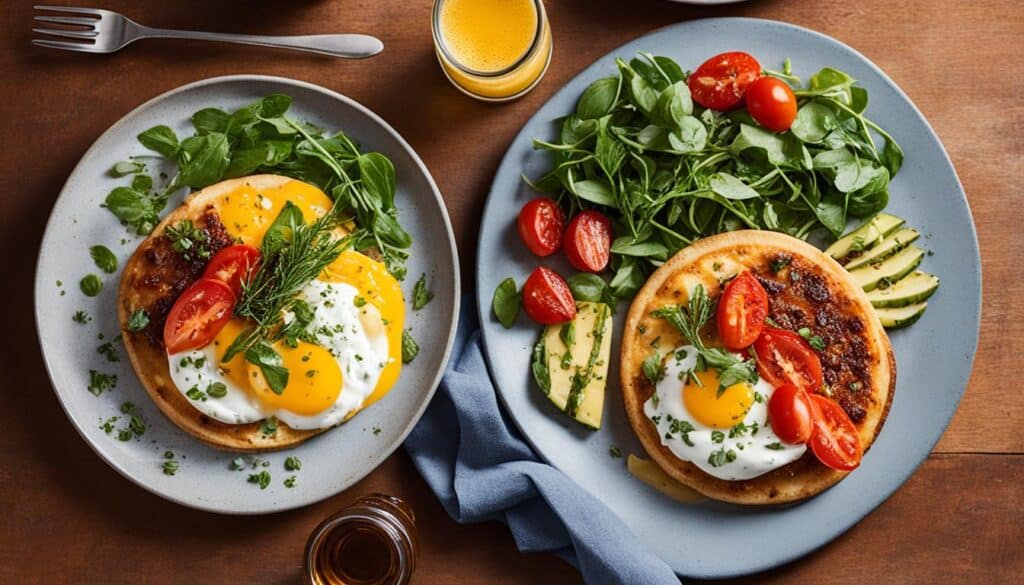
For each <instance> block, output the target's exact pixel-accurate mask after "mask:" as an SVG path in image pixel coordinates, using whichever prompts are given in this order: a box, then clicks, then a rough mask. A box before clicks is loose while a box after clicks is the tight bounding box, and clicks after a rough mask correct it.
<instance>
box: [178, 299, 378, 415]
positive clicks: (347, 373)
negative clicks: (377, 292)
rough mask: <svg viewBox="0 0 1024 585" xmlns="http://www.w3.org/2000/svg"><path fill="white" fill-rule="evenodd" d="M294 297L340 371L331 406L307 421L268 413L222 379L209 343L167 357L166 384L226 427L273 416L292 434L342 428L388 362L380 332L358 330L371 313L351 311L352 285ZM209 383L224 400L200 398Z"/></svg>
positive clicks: (277, 411) (279, 412) (281, 411)
mask: <svg viewBox="0 0 1024 585" xmlns="http://www.w3.org/2000/svg"><path fill="white" fill-rule="evenodd" d="M300 294H301V296H302V298H303V299H305V300H306V302H307V303H308V304H309V306H310V307H311V308H312V309H313V311H314V313H313V314H314V317H313V321H312V322H311V323H310V325H309V328H308V330H309V331H310V332H312V333H313V335H314V337H315V338H316V343H317V345H320V346H322V347H324V348H325V349H327V350H328V351H329V352H330V353H331V355H332V356H333V357H334V359H335V361H337V363H338V366H339V367H340V368H341V372H342V380H343V381H342V389H341V393H340V394H339V395H338V398H337V400H336V401H335V402H334V404H332V405H331V406H330V407H328V408H327V409H325V410H323V411H321V412H319V413H317V414H315V415H308V416H304V415H299V414H296V413H294V412H291V411H289V410H285V409H269V408H267V407H266V406H265V405H264V404H262V403H261V402H260V401H259V400H258V399H257V398H256V397H255V396H253V395H252V394H251V393H250V392H249V391H247V390H246V389H243V388H240V387H239V386H238V385H236V384H235V383H234V382H232V381H231V380H230V379H229V378H228V377H227V376H225V375H224V373H223V371H222V370H221V369H220V364H219V363H217V358H216V355H215V353H214V346H213V344H212V343H211V344H209V345H207V346H205V347H202V348H199V349H194V350H189V351H183V352H179V353H176V354H173V355H169V356H168V357H167V359H168V366H169V368H170V372H171V379H172V380H173V381H174V385H175V386H176V387H177V388H178V391H179V392H181V394H182V395H183V396H185V397H186V398H188V399H189V402H190V403H191V404H192V405H193V406H194V407H195V408H197V409H198V410H199V411H200V412H202V413H203V414H206V415H207V416H209V417H210V418H212V419H214V420H218V421H220V422H223V423H227V424H246V423H252V422H257V421H260V420H262V419H265V418H267V417H270V416H274V417H276V418H277V419H278V420H280V421H281V422H283V423H285V424H287V425H288V426H289V427H291V428H293V429H298V430H304V429H323V428H327V427H331V426H334V425H336V424H338V423H340V422H342V421H343V420H345V418H346V417H347V416H348V415H350V414H352V413H353V412H355V411H356V410H358V409H359V408H360V407H361V406H362V405H363V402H365V401H366V399H367V397H369V396H370V394H372V393H373V390H374V388H375V387H376V386H377V382H378V380H379V379H380V376H381V372H382V371H383V369H384V366H385V365H387V363H388V361H389V359H390V357H389V355H388V339H387V335H386V334H385V332H384V328H383V327H379V328H375V327H372V326H371V327H367V326H366V325H365V324H364V318H365V317H364V316H363V315H364V313H368V312H371V311H373V310H374V309H373V308H372V307H371V306H370V305H364V306H363V307H357V306H356V297H358V296H359V291H358V290H357V289H356V288H355V287H353V286H352V285H349V284H347V283H343V282H331V283H328V282H323V281H320V280H313V281H312V282H310V283H309V284H308V285H306V287H305V288H304V289H303V290H302V292H301V293H300ZM292 318H294V317H293V316H292V315H289V314H285V315H284V319H285V321H286V322H287V321H288V320H290V319H292ZM372 319H373V317H370V318H369V319H366V321H367V322H369V321H371V320H372ZM292 375H296V374H294V373H292ZM214 382H221V383H223V384H224V385H225V386H226V387H227V394H226V395H225V396H223V397H221V398H214V397H211V396H207V395H206V389H207V388H208V387H209V385H210V384H212V383H214ZM192 388H197V389H198V390H199V391H201V392H202V393H203V395H202V398H200V399H198V400H197V399H192V398H189V397H188V392H189V390H190V389H192Z"/></svg>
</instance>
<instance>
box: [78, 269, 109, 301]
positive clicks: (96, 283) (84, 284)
mask: <svg viewBox="0 0 1024 585" xmlns="http://www.w3.org/2000/svg"><path fill="white" fill-rule="evenodd" d="M78 288H80V289H82V294H84V295H85V296H87V297H94V296H96V295H98V294H100V291H102V290H103V281H102V280H100V277H98V276H96V275H95V274H86V275H85V276H83V277H82V280H80V281H78Z"/></svg>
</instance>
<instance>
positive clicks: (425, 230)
mask: <svg viewBox="0 0 1024 585" xmlns="http://www.w3.org/2000/svg"><path fill="white" fill-rule="evenodd" d="M271 93H284V94H288V95H290V96H292V98H294V104H293V105H292V108H291V110H289V115H291V116H293V117H295V118H298V119H300V120H307V121H309V122H311V123H313V124H315V125H317V126H320V127H322V128H325V129H328V130H332V129H343V130H345V131H346V132H347V133H348V134H349V136H352V137H354V138H355V139H356V140H357V141H358V142H360V143H361V145H362V146H363V148H364V149H366V150H374V151H379V152H382V153H384V154H385V155H387V156H388V157H389V158H390V159H391V160H392V161H393V162H394V164H395V168H396V170H397V174H398V193H397V195H396V202H397V204H398V207H399V216H400V219H401V221H402V223H403V225H405V226H406V228H407V229H408V231H409V233H410V234H411V235H412V237H413V240H414V244H413V248H412V256H411V258H410V260H409V263H408V268H409V278H408V279H407V280H406V282H404V283H403V285H402V286H403V289H405V293H406V297H407V298H409V297H410V295H411V293H412V285H413V283H414V282H415V280H416V279H417V278H418V277H419V275H420V274H421V273H426V274H427V276H428V279H429V282H430V283H431V288H432V290H433V291H434V292H435V293H436V297H435V298H434V300H433V301H432V302H431V303H430V304H429V305H427V306H426V307H425V308H424V309H423V310H422V311H419V312H412V310H411V308H407V311H408V313H407V321H408V324H409V326H410V327H411V328H412V330H413V333H414V334H415V335H417V337H418V338H419V341H420V353H419V356H418V357H417V358H416V359H415V361H413V363H412V364H409V365H407V366H405V367H404V368H403V370H402V374H401V378H400V379H399V381H398V384H397V386H396V387H395V388H394V390H393V391H392V392H391V393H390V394H388V395H387V396H386V397H385V398H384V399H383V400H381V401H380V402H379V403H377V404H375V405H374V406H372V407H370V408H368V409H367V410H366V411H364V412H362V413H360V414H359V415H358V416H356V417H355V418H353V419H352V420H351V421H349V422H348V423H346V424H344V425H342V426H340V427H338V428H335V429H332V430H330V431H328V432H326V433H324V434H322V435H320V436H318V437H314V438H313V439H311V440H309V441H307V442H305V443H303V444H302V445H300V446H299V447H297V448H295V449H290V450H287V451H282V452H278V453H272V454H268V455H265V456H263V457H262V458H263V459H265V460H266V461H268V462H269V465H268V466H266V467H261V468H260V469H261V470H263V469H265V470H267V471H268V472H269V473H270V475H271V478H272V480H271V483H270V485H269V486H268V487H267V488H266V489H263V490H261V489H260V488H259V486H257V485H256V484H253V483H248V482H247V481H246V478H247V476H248V475H249V474H250V473H252V471H251V470H244V471H233V470H231V469H230V468H229V464H230V462H231V460H232V459H233V458H234V457H235V455H234V454H231V453H226V452H222V451H217V450H215V449H212V448H210V447H207V446H205V445H204V444H202V443H200V442H199V441H197V440H195V439H193V438H192V437H191V436H190V435H188V434H186V433H185V432H183V431H181V430H180V429H178V428H177V427H176V426H175V425H174V424H172V423H171V422H170V421H168V420H167V419H166V418H165V417H164V416H163V415H162V414H161V413H160V412H159V410H158V409H157V408H156V406H155V405H153V404H152V402H151V401H150V399H149V396H148V395H147V394H146V392H145V391H144V390H143V388H142V386H141V385H140V384H139V381H138V379H137V377H136V376H135V373H134V372H133V371H132V368H131V365H130V364H129V363H128V360H127V356H125V355H124V352H123V348H120V346H118V348H119V349H120V350H121V351H120V353H121V359H120V361H119V362H117V363H110V362H108V361H107V359H106V358H104V357H103V356H101V355H100V354H99V353H97V351H96V348H97V346H98V345H100V344H101V343H102V341H100V340H98V336H100V335H103V336H104V337H105V338H106V339H107V340H109V339H111V338H113V337H114V336H115V335H117V333H118V324H117V315H116V311H115V300H116V296H117V287H118V284H119V281H120V278H121V274H120V270H119V271H118V272H117V273H116V274H109V275H107V274H103V273H102V272H101V271H100V270H98V269H97V268H96V267H95V266H94V265H93V262H92V260H91V259H90V257H89V251H88V248H89V246H92V245H95V244H103V245H106V246H107V247H108V248H110V249H111V250H113V251H114V252H115V254H116V255H117V256H118V260H119V265H120V266H123V265H124V262H125V261H126V260H127V259H128V257H129V256H130V255H131V253H132V252H133V251H134V250H135V248H136V246H137V245H138V243H139V242H141V238H140V237H137V236H134V235H132V234H130V233H128V232H127V230H126V229H125V228H123V227H121V226H120V225H119V224H118V221H117V219H116V218H115V217H114V216H113V215H111V213H110V212H109V211H107V210H106V209H102V208H101V207H100V203H101V202H102V201H103V200H104V198H105V197H106V195H107V193H108V192H109V191H110V190H111V189H112V188H114V187H115V186H118V185H123V184H126V183H127V182H128V179H114V178H111V177H109V176H107V174H106V172H107V170H108V169H109V168H110V167H111V166H112V165H113V164H114V163H116V162H118V161H121V160H125V159H127V158H128V156H130V155H138V154H144V153H146V150H145V148H143V147H142V146H141V145H140V144H139V143H138V141H137V140H136V139H135V137H136V135H137V134H138V133H139V132H142V131H143V130H146V129H147V128H150V127H152V126H155V125H157V124H166V125H168V126H170V127H171V128H173V129H175V130H176V131H177V132H178V135H179V136H181V135H186V136H187V135H190V134H191V125H190V123H189V117H190V116H191V115H192V113H193V112H195V111H196V110H199V109H201V108H203V107H207V106H216V107H222V108H226V109H232V108H237V107H240V106H242V105H245V104H247V103H250V102H252V101H254V100H256V99H258V98H259V97H261V96H264V95H267V94H271ZM180 197H181V196H180V195H179V196H178V198H176V199H173V200H172V201H171V202H170V205H169V207H168V209H171V208H173V206H174V205H176V204H177V203H178V202H180ZM87 273H96V274H101V275H103V280H104V287H103V291H102V293H101V294H100V295H99V296H97V297H95V298H88V297H86V296H85V295H84V294H82V292H81V291H80V290H79V287H78V281H79V279H81V278H82V276H84V275H85V274H87ZM58 282H60V283H62V284H58ZM458 300H459V269H458V257H457V252H456V249H455V241H454V238H453V235H452V230H451V225H450V224H449V221H448V214H447V211H446V209H445V206H444V202H443V201H442V199H441V194H440V193H439V192H438V190H437V187H436V186H435V185H434V180H433V179H432V178H431V176H430V173H429V172H428V171H427V168H426V167H425V166H424V165H423V162H422V161H421V160H420V159H419V157H418V156H417V155H416V153H415V152H413V150H412V148H410V146H409V145H408V144H407V143H406V142H405V140H403V139H402V137H401V136H399V135H398V133H397V132H395V130H394V129H392V128H391V126H389V125H388V124H387V123H386V122H384V121H383V120H381V119H380V118H379V117H377V116H376V115H375V114H374V113H373V112H371V111H370V110H368V109H366V108H365V107H363V106H361V105H360V104H358V103H356V102H354V101H353V100H351V99H349V98H346V97H345V96H342V95H339V94H338V93H335V92H333V91H330V90H328V89H325V88H322V87H319V86H317V85H313V84H310V83H305V82H302V81H295V80H291V79H285V78H280V77H267V76H260V75H235V76H228V77H217V78H213V79H206V80H203V81H198V82H196V83H192V84H189V85H185V86H183V87H180V88H178V89H175V90H173V91H170V92H167V93H165V94H163V95H161V96H158V97H156V98H154V99H152V100H150V101H148V102H146V103H145V104H143V105H141V106H139V107H138V108H136V109H135V110H134V111H132V112H131V113H129V114H128V115H126V116H125V117H124V118H122V119H121V120H120V121H118V122H117V123H116V124H114V125H113V126H112V127H111V128H110V129H109V130H107V131H106V132H105V133H103V135H102V136H100V137H99V139H98V140H97V141H96V142H95V143H94V144H93V145H92V147H91V148H90V149H89V150H88V152H86V153H85V156H83V157H82V160H81V162H79V163H78V166H76V167H75V169H74V171H72V173H71V176H70V177H68V180H67V183H66V184H65V185H64V189H63V191H62V192H61V194H60V197H59V198H58V199H57V202H56V204H55V205H54V208H53V212H52V214H51V215H50V220H49V223H48V224H47V226H46V233H45V235H44V236H43V242H42V247H41V249H40V252H39V263H38V266H37V269H36V290H35V303H36V323H37V327H38V330H39V340H40V343H41V345H42V349H43V357H44V359H45V361H46V366H47V369H48V371H49V374H50V379H51V380H52V382H53V386H54V388H55V390H56V392H57V396H58V398H59V399H60V401H61V404H63V406H64V410H65V411H66V412H67V415H68V418H70V419H71V422H72V423H73V424H74V425H75V427H76V428H77V429H78V431H79V432H80V433H81V434H82V436H83V437H84V438H85V440H86V442H88V443H89V445H90V446H91V447H92V448H93V449H94V450H95V451H96V452H97V453H98V454H99V455H100V456H101V457H102V458H103V459H104V460H106V461H107V463H109V464H110V465H111V466H112V467H113V468H114V469H116V470H118V471H119V472H120V473H122V474H123V475H124V476H126V477H127V478H129V479H131V480H132V481H134V482H135V483H137V484H139V485H140V486H142V487H144V488H146V489H147V490H149V491H151V492H153V493H156V494H158V495H160V496H163V497H165V498H167V499H169V500H173V501H175V502H178V503H181V504H184V505H186V506H192V507H195V508H201V509H204V510H210V511H215V512H224V513H232V514H257V513H266V512H275V511H279V510H286V509H289V508H295V507H298V506H303V505H306V504H310V503H312V502H316V501H318V500H322V499H324V498H327V497H329V496H331V495H334V494H336V493H338V492H340V491H342V490H344V489H345V488H347V487H348V486H350V485H352V484H353V483H355V482H356V481H358V480H359V479H361V478H362V477H363V476H365V475H366V474H367V473H369V472H370V471H371V470H373V469H374V468H375V467H377V465H379V464H380V463H381V462H382V461H384V459H385V458H387V457H388V455H390V454H391V453H392V452H393V451H394V450H395V449H396V448H397V447H398V446H399V445H400V444H401V442H402V440H403V439H404V438H405V436H406V435H407V434H408V432H409V431H410V430H411V429H412V427H413V425H414V424H415V423H416V421H417V420H419V417H420V414H422V412H423V410H424V408H426V405H427V402H429V400H430V397H431V396H432V395H433V393H434V390H435V388H436V387H437V384H438V381H439V379H440V376H441V373H442V372H443V371H444V365H445V363H446V362H447V360H448V354H449V351H450V349H451V343H452V340H453V337H454V333H455V325H456V323H457V321H458V309H459V304H458ZM78 310H84V311H86V312H87V313H88V314H89V315H90V316H91V320H90V321H89V322H88V323H86V324H78V323H76V322H74V321H73V320H72V315H73V314H74V313H75V311H78ZM428 335H429V336H430V337H428ZM90 370H97V371H99V372H103V373H110V374H116V375H117V378H118V384H117V387H116V388H115V389H114V390H112V391H110V392H105V393H103V394H102V395H100V396H93V395H92V394H91V393H89V392H88V391H87V389H86V388H87V386H88V384H89V371H90ZM125 401H131V402H133V403H134V404H136V405H138V406H139V408H140V410H141V412H142V414H143V417H144V418H145V421H146V423H147V425H148V428H147V430H146V432H145V434H144V435H143V436H142V437H141V438H138V439H135V438H133V439H131V440H129V441H125V442H121V441H119V440H118V439H117V437H116V435H117V430H116V429H118V428H123V427H125V426H126V422H127V421H126V417H124V416H121V418H120V419H119V420H118V421H117V422H116V423H115V425H114V427H115V430H113V431H112V432H111V433H109V434H108V433H106V432H104V430H103V429H101V422H102V421H104V420H106V419H108V418H109V417H112V416H118V415H121V413H120V412H119V410H118V409H119V407H120V405H121V404H122V403H123V402H125ZM165 451H172V452H173V453H174V454H175V458H176V459H177V460H178V461H179V470H178V472H177V474H176V475H174V476H167V475H164V473H163V471H162V464H163V461H164V459H163V456H164V455H163V454H164V452H165ZM289 455H295V456H297V457H299V458H300V459H301V461H302V469H301V470H300V471H297V472H294V473H288V472H286V471H285V469H284V464H283V462H284V459H285V458H286V457H287V456H289ZM289 475H295V476H296V485H295V487H292V488H288V487H286V486H285V485H284V479H285V478H286V477H288V476H289Z"/></svg>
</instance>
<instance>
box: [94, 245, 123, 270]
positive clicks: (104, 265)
mask: <svg viewBox="0 0 1024 585" xmlns="http://www.w3.org/2000/svg"><path fill="white" fill-rule="evenodd" d="M89 255H90V256H92V261H93V262H95V263H96V267H97V268H99V269H100V270H102V271H103V272H106V273H108V274H113V273H114V272H117V256H115V255H114V253H113V252H111V251H110V248H108V247H106V246H99V245H97V246H93V247H91V248H89Z"/></svg>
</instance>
